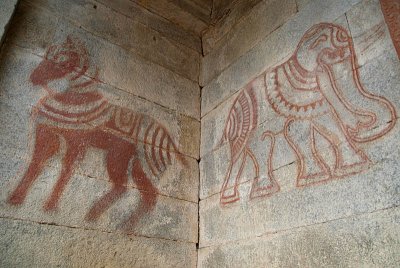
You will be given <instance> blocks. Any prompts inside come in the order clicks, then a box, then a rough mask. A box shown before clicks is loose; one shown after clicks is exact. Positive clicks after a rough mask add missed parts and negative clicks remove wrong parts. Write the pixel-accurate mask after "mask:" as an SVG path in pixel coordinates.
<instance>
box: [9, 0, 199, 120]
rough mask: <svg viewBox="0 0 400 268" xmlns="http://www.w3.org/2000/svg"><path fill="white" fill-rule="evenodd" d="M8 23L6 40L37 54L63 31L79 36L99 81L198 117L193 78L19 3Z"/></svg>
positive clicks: (196, 94) (197, 90)
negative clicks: (9, 27)
mask: <svg viewBox="0 0 400 268" xmlns="http://www.w3.org/2000/svg"><path fill="white" fill-rule="evenodd" d="M21 4H23V3H21ZM11 27H13V28H12V29H13V30H12V35H10V43H13V44H16V45H18V46H20V47H23V48H28V49H29V50H30V51H31V52H32V53H34V54H37V55H40V56H43V55H44V53H45V49H46V48H47V47H48V46H50V45H51V44H54V43H59V42H63V41H64V40H65V38H66V37H67V35H71V36H73V37H76V38H80V39H81V40H84V41H85V45H86V47H87V49H88V53H89V55H90V59H91V63H92V65H93V66H96V67H97V68H98V71H99V74H98V75H99V78H100V80H101V81H102V82H104V83H107V84H110V85H112V86H114V87H117V88H119V89H122V90H124V91H126V92H128V93H132V94H134V95H136V96H140V97H142V98H145V99H147V100H149V101H152V102H155V103H158V104H161V105H162V106H165V107H167V108H169V109H172V110H176V111H178V112H180V113H182V114H185V115H188V116H191V117H193V118H198V117H199V113H200V105H199V98H200V96H199V95H200V91H199V87H198V85H197V84H196V83H195V82H193V81H191V80H189V79H185V78H184V77H182V76H180V75H178V74H176V73H174V72H172V71H170V70H168V69H166V68H163V67H161V66H159V65H156V64H154V63H151V62H148V61H146V60H144V59H143V58H142V57H140V56H137V55H135V54H134V53H131V52H128V51H126V50H125V49H123V48H121V47H120V46H117V45H114V44H111V43H109V42H107V41H105V40H104V39H102V38H99V37H97V36H94V35H91V34H88V32H87V31H85V30H82V29H79V28H77V27H76V26H75V25H73V24H71V23H69V22H68V21H66V20H64V19H62V18H58V17H56V16H55V15H53V14H51V13H48V12H43V11H42V10H40V9H36V8H32V7H29V6H28V5H21V10H20V12H18V13H17V14H16V19H15V25H14V26H13V25H12V26H11ZM95 71H96V69H95V68H92V69H91V70H89V72H90V74H91V75H94V74H95Z"/></svg>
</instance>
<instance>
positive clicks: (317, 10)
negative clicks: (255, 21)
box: [201, 0, 354, 116]
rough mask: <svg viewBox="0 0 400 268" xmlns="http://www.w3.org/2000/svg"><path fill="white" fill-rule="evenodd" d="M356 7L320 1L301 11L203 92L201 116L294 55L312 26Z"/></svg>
mask: <svg viewBox="0 0 400 268" xmlns="http://www.w3.org/2000/svg"><path fill="white" fill-rule="evenodd" d="M353 5H354V3H349V2H348V1H344V0H334V1H322V0H321V1H315V2H314V3H313V5H307V6H306V8H304V9H303V10H300V11H299V12H298V13H297V14H296V15H294V16H292V17H291V18H290V20H289V21H288V22H287V23H285V24H283V25H282V26H281V27H280V28H279V29H277V30H276V31H274V32H272V33H271V34H270V35H268V36H267V37H266V38H264V39H263V40H261V41H260V42H259V43H258V44H257V45H256V46H255V47H254V48H252V49H251V50H250V51H248V52H247V53H246V54H244V55H241V57H240V60H237V61H235V62H234V63H233V64H231V65H230V66H229V67H228V68H227V69H225V70H224V71H223V72H222V73H221V74H219V75H218V76H217V77H216V78H215V79H213V80H212V81H211V82H210V83H209V84H207V85H206V86H205V87H204V88H203V89H202V105H201V107H202V110H201V114H202V116H204V115H205V114H207V113H208V112H210V111H211V110H212V109H214V108H215V107H216V106H218V104H220V103H222V102H223V101H225V100H226V99H228V98H229V97H230V96H231V95H233V94H234V93H235V92H237V91H238V90H239V89H240V88H242V87H243V86H244V85H246V84H247V83H248V82H249V81H251V80H252V79H253V78H254V77H257V76H258V75H259V74H260V73H262V72H263V71H264V70H266V69H268V68H272V67H274V66H276V65H277V64H279V63H280V62H283V61H284V60H285V59H286V58H287V57H289V56H290V55H291V54H292V53H293V51H294V50H295V48H296V46H297V42H298V40H300V38H301V36H302V35H303V34H304V32H305V31H306V30H307V29H309V28H310V27H311V26H312V25H315V24H316V23H319V22H332V21H335V20H336V19H337V18H339V17H340V16H342V15H343V14H344V13H345V12H347V11H348V10H350V8H351V7H352V6H353Z"/></svg>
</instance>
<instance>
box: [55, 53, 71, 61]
mask: <svg viewBox="0 0 400 268" xmlns="http://www.w3.org/2000/svg"><path fill="white" fill-rule="evenodd" d="M67 60H68V57H67V55H64V54H58V55H57V56H56V57H55V58H54V61H55V62H58V63H62V62H66V61H67Z"/></svg>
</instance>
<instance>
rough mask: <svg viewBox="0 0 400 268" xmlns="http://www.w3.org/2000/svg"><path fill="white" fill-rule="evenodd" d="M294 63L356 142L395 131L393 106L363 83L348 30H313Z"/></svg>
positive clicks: (325, 27) (324, 27)
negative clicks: (313, 82) (312, 79)
mask: <svg viewBox="0 0 400 268" xmlns="http://www.w3.org/2000/svg"><path fill="white" fill-rule="evenodd" d="M292 60H293V62H294V63H295V64H296V65H297V66H296V67H297V69H298V70H301V71H300V73H302V74H303V75H304V76H305V77H316V80H317V82H318V87H319V90H320V91H321V93H322V94H323V96H324V97H325V99H326V100H327V102H328V103H329V104H330V106H331V108H332V111H333V112H334V113H335V114H336V115H337V117H338V118H339V120H340V121H341V122H342V123H343V126H344V128H345V130H346V131H347V133H348V135H349V137H350V138H351V139H353V140H354V141H357V142H365V141H371V140H374V139H376V138H379V137H380V136H382V135H384V134H386V133H387V132H388V131H390V130H391V129H392V128H393V127H394V124H395V120H396V112H395V109H394V107H393V105H392V104H391V103H390V102H389V101H388V100H387V99H386V98H384V97H380V96H376V95H374V94H372V93H369V92H368V91H367V90H365V89H364V87H363V86H362V84H361V82H360V76H359V73H358V69H359V68H358V65H357V61H356V55H355V52H354V46H353V41H352V38H351V36H350V34H349V33H348V31H347V30H346V29H345V28H343V27H341V26H339V25H335V24H330V23H320V24H317V25H315V26H313V27H312V28H310V29H309V30H308V31H307V32H306V33H305V34H304V36H303V37H302V39H301V41H300V42H299V44H298V46H297V48H296V51H295V53H294V55H293V57H292Z"/></svg>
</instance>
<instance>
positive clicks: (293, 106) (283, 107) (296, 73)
mask: <svg viewBox="0 0 400 268" xmlns="http://www.w3.org/2000/svg"><path fill="white" fill-rule="evenodd" d="M265 79H266V93H267V99H268V102H269V103H270V104H271V105H272V108H273V109H274V110H275V111H276V112H277V113H278V114H282V115H284V116H286V117H295V118H312V117H317V116H320V115H322V114H324V113H326V112H327V111H328V110H329V107H328V105H327V103H326V100H325V98H324V96H323V94H321V91H320V88H319V85H318V82H317V79H316V75H315V74H313V73H309V72H307V71H305V70H304V69H302V68H301V67H300V66H299V64H298V63H297V62H296V61H294V60H293V59H290V60H289V61H287V62H285V63H284V64H283V65H280V66H278V67H277V68H275V69H274V70H273V71H272V72H269V73H267V74H266V77H265Z"/></svg>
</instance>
